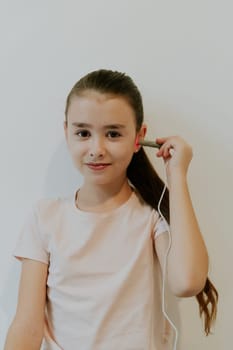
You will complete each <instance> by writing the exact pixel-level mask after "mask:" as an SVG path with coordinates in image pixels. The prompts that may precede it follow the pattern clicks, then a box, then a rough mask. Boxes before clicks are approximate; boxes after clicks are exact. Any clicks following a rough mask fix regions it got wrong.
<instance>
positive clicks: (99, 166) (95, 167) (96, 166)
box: [86, 163, 110, 170]
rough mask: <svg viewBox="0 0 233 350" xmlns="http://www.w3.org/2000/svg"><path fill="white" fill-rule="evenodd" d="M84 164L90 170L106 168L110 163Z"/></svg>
mask: <svg viewBox="0 0 233 350" xmlns="http://www.w3.org/2000/svg"><path fill="white" fill-rule="evenodd" d="M86 165H87V166H88V167H89V168H90V169H92V170H103V169H105V168H107V166H108V165H110V163H87V164H86Z"/></svg>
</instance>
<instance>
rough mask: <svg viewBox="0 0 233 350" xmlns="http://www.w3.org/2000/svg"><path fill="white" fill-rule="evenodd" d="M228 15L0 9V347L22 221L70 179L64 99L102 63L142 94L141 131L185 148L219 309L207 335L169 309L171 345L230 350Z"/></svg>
mask: <svg viewBox="0 0 233 350" xmlns="http://www.w3.org/2000/svg"><path fill="white" fill-rule="evenodd" d="M232 10H233V5H232V2H231V1H227V0H222V1H215V0H212V1H206V0H196V1H187V0H178V1H164V0H160V1H156V0H151V1H150V0H144V1H139V0H128V1H127V0H118V1H111V0H99V1H88V0H86V1H78V0H63V1H62V0H60V1H59V0H41V1H31V0H6V1H1V2H0V43H1V55H0V57H1V64H0V77H1V79H0V96H1V104H0V121H1V128H0V142H1V144H0V152H1V173H0V176H1V182H0V186H1V200H0V211H1V220H0V225H1V233H0V234H1V245H0V347H1V348H3V342H4V339H5V334H6V330H7V328H8V326H9V323H10V321H11V319H12V317H13V313H14V310H15V305H16V297H17V288H18V284H17V283H18V277H19V271H20V265H19V263H18V262H16V261H14V259H13V258H12V256H11V252H12V249H13V247H14V244H15V240H16V237H17V235H18V233H19V230H20V227H21V225H22V223H23V220H24V218H25V215H26V213H27V211H28V209H29V208H30V206H31V204H32V203H34V202H35V201H36V200H37V199H39V198H41V197H44V196H55V195H56V196H57V195H63V194H67V193H71V192H72V191H73V190H74V189H75V188H76V187H77V186H78V184H79V182H80V176H79V175H78V173H76V171H75V170H74V168H73V165H72V162H71V160H70V158H69V155H68V153H67V150H66V145H65V141H64V136H63V128H62V122H63V110H64V105H65V98H66V95H67V93H68V91H69V89H70V88H71V87H72V85H73V84H74V83H75V82H76V81H77V80H78V79H79V78H80V77H81V76H82V75H84V74H85V73H87V72H88V71H90V70H93V69H98V68H112V69H117V70H122V71H125V72H127V73H128V74H129V75H131V76H132V77H133V79H134V80H135V82H136V83H137V84H138V86H139V88H140V89H141V92H142V94H143V97H144V105H145V112H146V121H147V123H148V126H149V133H148V136H150V137H153V138H154V137H156V136H160V135H171V134H179V135H181V136H183V137H184V138H185V139H187V140H188V141H189V142H190V143H191V144H192V146H193V149H194V158H193V161H192V163H191V166H190V173H189V183H190V188H191V193H192V198H193V203H194V207H195V209H196V212H197V215H198V218H199V221H200V226H201V228H202V231H203V235H204V238H205V241H206V243H207V246H208V250H209V255H210V273H209V276H210V278H211V279H212V280H213V281H214V283H215V284H216V286H217V288H218V290H219V293H220V303H219V314H218V320H217V323H216V327H215V329H214V334H213V335H211V336H209V337H208V338H206V337H205V336H204V333H203V331H202V324H201V321H200V320H199V317H198V308H197V303H196V301H195V299H194V298H191V299H185V300H182V301H180V302H179V310H180V316H179V317H180V346H179V349H180V350H187V349H188V350H196V349H198V350H210V349H211V350H219V349H220V348H221V349H230V340H231V331H232V329H231V327H232V312H233V302H232V295H233V284H232V279H231V276H232V271H231V269H230V266H232V253H231V247H232V245H233V235H232V230H231V225H230V220H231V216H232V215H231V210H232V179H233V157H232V155H233V141H232V140H233V138H232V129H233V118H232V111H233V107H232V97H233V93H232V87H233V86H232V85H233V63H232V62H233V47H232V32H233V24H232V23H233V22H232ZM150 156H151V157H152V159H153V162H154V165H155V166H156V167H157V169H158V171H159V172H160V174H161V175H163V174H164V173H163V167H162V163H161V160H157V159H155V156H154V155H153V154H152V152H150Z"/></svg>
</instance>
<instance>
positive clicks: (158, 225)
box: [154, 213, 169, 239]
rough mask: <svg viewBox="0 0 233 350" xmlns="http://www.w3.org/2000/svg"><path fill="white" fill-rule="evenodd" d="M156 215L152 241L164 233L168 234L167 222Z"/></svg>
mask: <svg viewBox="0 0 233 350" xmlns="http://www.w3.org/2000/svg"><path fill="white" fill-rule="evenodd" d="M156 214H157V220H156V222H155V227H154V239H156V238H157V237H158V236H159V235H161V234H162V233H164V232H169V225H168V223H167V221H166V220H165V219H164V218H163V217H162V216H161V215H159V214H158V213H156Z"/></svg>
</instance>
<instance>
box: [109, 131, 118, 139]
mask: <svg viewBox="0 0 233 350" xmlns="http://www.w3.org/2000/svg"><path fill="white" fill-rule="evenodd" d="M108 136H109V138H113V139H114V138H117V137H120V136H121V134H120V133H119V132H117V131H109V132H108Z"/></svg>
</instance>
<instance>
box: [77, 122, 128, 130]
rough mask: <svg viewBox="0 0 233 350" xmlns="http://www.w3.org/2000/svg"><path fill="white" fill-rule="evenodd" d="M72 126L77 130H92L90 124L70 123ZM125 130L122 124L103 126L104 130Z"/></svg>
mask: <svg viewBox="0 0 233 350" xmlns="http://www.w3.org/2000/svg"><path fill="white" fill-rule="evenodd" d="M72 125H73V126H75V127H77V128H90V129H91V128H92V125H91V124H87V123H76V122H74V123H72ZM123 128H125V125H123V124H109V125H104V129H123Z"/></svg>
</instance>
